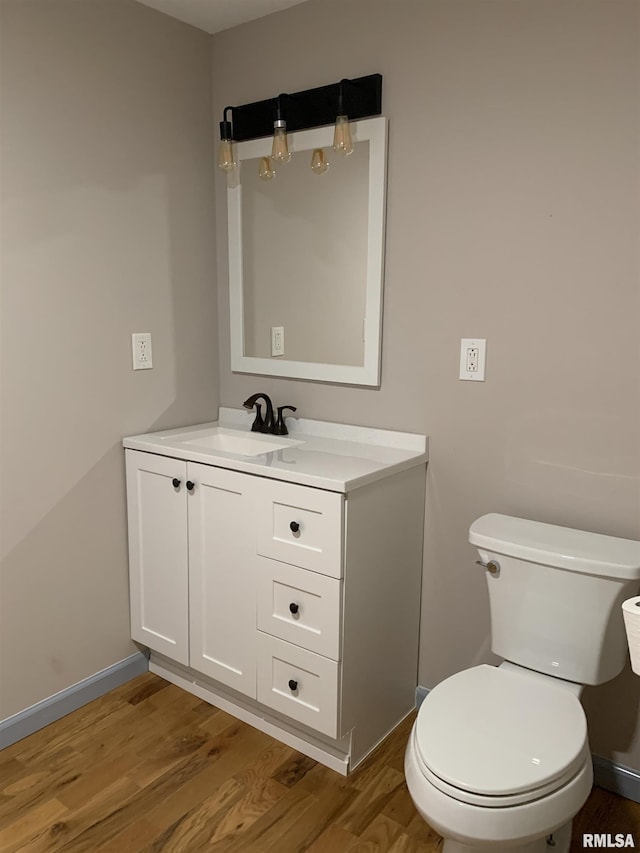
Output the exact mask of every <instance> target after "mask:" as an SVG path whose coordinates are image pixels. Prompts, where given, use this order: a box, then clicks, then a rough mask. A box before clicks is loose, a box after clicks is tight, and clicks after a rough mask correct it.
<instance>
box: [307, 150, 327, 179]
mask: <svg viewBox="0 0 640 853" xmlns="http://www.w3.org/2000/svg"><path fill="white" fill-rule="evenodd" d="M311 171H312V172H313V173H314V174H315V175H324V173H325V172H328V171H329V161H328V160H327V158H326V157H325V156H324V150H323V149H322V148H314V149H313V153H312V155H311Z"/></svg>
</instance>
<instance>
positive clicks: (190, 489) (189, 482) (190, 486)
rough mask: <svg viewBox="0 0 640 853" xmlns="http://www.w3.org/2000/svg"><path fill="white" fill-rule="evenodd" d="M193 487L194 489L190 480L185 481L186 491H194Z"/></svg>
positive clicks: (194, 485) (193, 484)
mask: <svg viewBox="0 0 640 853" xmlns="http://www.w3.org/2000/svg"><path fill="white" fill-rule="evenodd" d="M195 487H196V484H195V483H193V482H192V481H191V480H187V489H189V491H190V492H192V491H193V490H194V489H195Z"/></svg>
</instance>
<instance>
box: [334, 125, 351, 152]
mask: <svg viewBox="0 0 640 853" xmlns="http://www.w3.org/2000/svg"><path fill="white" fill-rule="evenodd" d="M333 150H334V151H337V152H338V154H342V156H343V157H348V156H349V154H352V153H353V140H352V139H351V127H350V125H349V116H337V118H336V127H335V130H334V132H333Z"/></svg>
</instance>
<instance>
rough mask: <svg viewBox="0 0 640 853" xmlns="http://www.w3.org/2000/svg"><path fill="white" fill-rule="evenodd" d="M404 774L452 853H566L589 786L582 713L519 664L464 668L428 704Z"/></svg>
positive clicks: (566, 694)
mask: <svg viewBox="0 0 640 853" xmlns="http://www.w3.org/2000/svg"><path fill="white" fill-rule="evenodd" d="M405 775H406V779H407V786H408V788H409V792H410V794H411V797H412V799H413V801H414V803H415V805H416V808H417V809H418V812H419V813H420V814H421V815H422V817H423V818H424V819H425V820H427V821H428V823H429V824H430V825H431V826H432V827H433V828H434V829H435V830H437V831H438V832H439V833H440V834H441V835H442V836H443V837H444V838H445V845H444V851H446V853H463V851H471V850H473V851H482V850H487V851H488V850H502V851H504V853H507V851H513V853H515V851H518V853H524V851H526V853H534V851H549V850H553V851H554V853H564V851H568V850H569V842H570V837H571V819H572V818H573V816H574V815H575V814H576V812H577V811H579V809H580V808H581V806H582V805H583V803H584V802H585V800H586V799H587V797H588V796H589V792H590V790H591V785H592V782H593V772H592V766H591V755H590V752H589V746H588V741H587V726H586V720H585V716H584V712H583V710H582V706H581V705H580V702H579V700H578V698H577V697H576V695H575V693H574V692H573V691H572V690H570V689H565V688H563V687H562V686H556V685H555V684H547V683H545V682H544V681H542V680H540V678H539V677H530V676H529V675H527V673H526V672H522V673H520V672H518V671H517V669H516V668H513V667H511V668H508V669H506V668H502V667H500V668H496V667H491V666H485V665H482V666H478V667H473V668H472V669H468V670H464V671H463V672H460V673H458V674H457V675H454V676H452V677H451V678H449V679H447V680H446V681H444V682H442V683H441V684H440V685H438V686H437V687H436V688H434V690H432V691H431V693H430V694H429V697H428V700H427V701H425V702H424V703H423V704H422V707H421V709H420V711H419V713H418V717H417V719H416V722H415V724H414V726H413V730H412V732H411V736H410V739H409V743H408V745H407V750H406V754H405Z"/></svg>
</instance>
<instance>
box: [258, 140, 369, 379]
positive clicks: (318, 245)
mask: <svg viewBox="0 0 640 853" xmlns="http://www.w3.org/2000/svg"><path fill="white" fill-rule="evenodd" d="M326 156H327V158H328V160H329V162H330V164H331V165H330V168H329V171H328V172H326V173H325V174H324V175H316V174H314V173H313V172H312V171H311V168H310V163H311V151H301V152H298V153H297V154H295V153H294V155H293V157H292V159H291V162H289V163H286V164H283V165H279V166H277V173H276V176H275V178H274V179H273V180H271V181H262V180H260V179H259V178H258V159H255V160H244V161H243V162H242V176H241V179H242V243H243V246H242V263H243V302H244V335H245V350H244V355H246V356H252V357H256V358H270V357H271V327H272V326H283V327H284V345H285V354H284V358H285V359H286V360H287V361H305V362H318V363H322V364H348V365H358V366H360V365H362V364H364V342H363V324H364V316H365V296H366V293H365V291H366V273H367V233H368V230H367V229H368V204H369V142H368V141H366V142H358V143H356V145H355V150H354V152H353V154H351V155H350V156H349V157H342V156H340V155H339V154H336V153H335V152H333V151H332V150H331V149H329V150H328V151H326Z"/></svg>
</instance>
